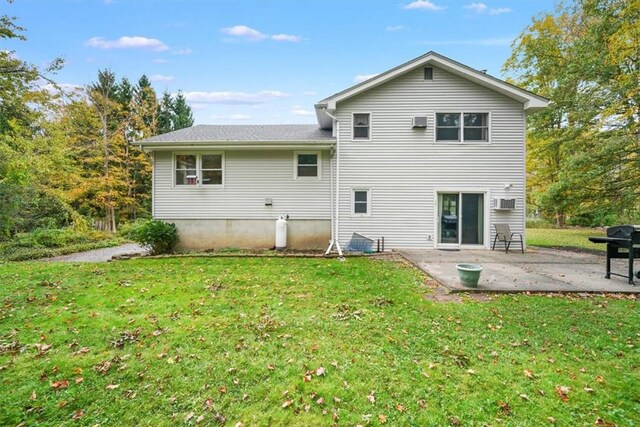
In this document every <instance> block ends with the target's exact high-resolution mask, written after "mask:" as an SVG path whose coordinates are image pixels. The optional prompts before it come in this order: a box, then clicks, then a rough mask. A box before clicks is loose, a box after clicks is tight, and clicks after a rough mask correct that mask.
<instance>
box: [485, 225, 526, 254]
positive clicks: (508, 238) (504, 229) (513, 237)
mask: <svg viewBox="0 0 640 427" xmlns="http://www.w3.org/2000/svg"><path fill="white" fill-rule="evenodd" d="M493 226H494V227H495V228H496V237H495V238H494V239H493V247H492V248H491V250H495V248H496V243H497V242H503V243H504V250H505V252H506V253H509V246H511V243H513V242H516V243H517V242H520V250H521V251H522V253H524V243H523V241H522V234H521V233H512V232H511V228H510V227H509V224H493Z"/></svg>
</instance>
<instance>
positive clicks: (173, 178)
mask: <svg viewBox="0 0 640 427" xmlns="http://www.w3.org/2000/svg"><path fill="white" fill-rule="evenodd" d="M179 155H187V156H196V176H197V183H196V184H195V185H184V184H176V156H179ZM203 155H205V156H206V155H219V156H221V157H222V158H221V159H220V166H221V167H222V183H221V184H203V183H202V156H203ZM225 180H226V167H225V153H224V151H184V150H183V151H172V152H171V187H172V188H180V189H183V188H191V189H196V188H197V189H207V188H224V186H225Z"/></svg>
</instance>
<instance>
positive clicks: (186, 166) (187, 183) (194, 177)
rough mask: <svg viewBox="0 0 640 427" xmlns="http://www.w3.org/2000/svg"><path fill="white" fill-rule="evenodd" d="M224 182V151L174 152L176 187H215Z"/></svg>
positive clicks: (174, 183) (174, 181)
mask: <svg viewBox="0 0 640 427" xmlns="http://www.w3.org/2000/svg"><path fill="white" fill-rule="evenodd" d="M223 184H224V153H222V152H207V153H173V185H174V186H175V187H183V186H184V187H214V186H222V185H223Z"/></svg>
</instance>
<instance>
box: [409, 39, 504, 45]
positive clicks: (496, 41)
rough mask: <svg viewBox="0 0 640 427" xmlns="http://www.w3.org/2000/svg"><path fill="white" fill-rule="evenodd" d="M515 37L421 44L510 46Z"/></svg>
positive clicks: (426, 43) (432, 41)
mask: <svg viewBox="0 0 640 427" xmlns="http://www.w3.org/2000/svg"><path fill="white" fill-rule="evenodd" d="M514 38H515V37H509V38H487V39H469V40H431V41H424V42H420V44H425V45H429V46H510V45H511V42H512V41H513V39H514Z"/></svg>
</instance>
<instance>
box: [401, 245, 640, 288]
mask: <svg viewBox="0 0 640 427" xmlns="http://www.w3.org/2000/svg"><path fill="white" fill-rule="evenodd" d="M400 253H401V254H402V255H403V256H404V257H405V258H407V259H408V260H409V261H410V262H412V263H413V264H414V265H416V266H417V267H418V268H420V269H421V270H423V271H424V272H426V273H427V274H429V275H430V276H431V277H433V278H434V279H436V280H437V281H439V282H440V283H441V284H442V285H444V286H446V287H447V288H449V289H450V290H451V292H597V293H601V292H617V293H640V279H635V283H636V284H635V286H633V285H629V284H628V283H627V279H625V278H623V277H618V276H611V279H605V278H604V273H605V256H604V254H603V255H592V254H587V253H575V252H568V251H561V250H555V249H542V248H533V249H528V250H526V251H525V253H524V254H522V253H521V252H520V251H519V250H512V251H509V253H508V254H506V253H505V252H504V249H503V250H501V251H499V250H497V249H496V250H495V251H490V250H461V251H444V250H418V249H416V250H402V251H400ZM458 263H473V264H479V265H481V266H482V267H483V269H484V270H483V271H482V274H481V275H480V282H479V283H478V287H477V288H469V287H465V286H462V285H461V284H460V281H459V279H458V273H457V270H456V264H458ZM637 264H640V262H638V263H637ZM638 269H640V265H636V266H634V271H638ZM612 271H613V272H617V273H620V274H625V273H626V272H627V261H626V260H619V259H618V260H612Z"/></svg>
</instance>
